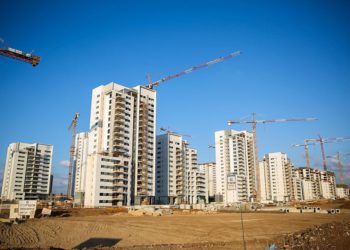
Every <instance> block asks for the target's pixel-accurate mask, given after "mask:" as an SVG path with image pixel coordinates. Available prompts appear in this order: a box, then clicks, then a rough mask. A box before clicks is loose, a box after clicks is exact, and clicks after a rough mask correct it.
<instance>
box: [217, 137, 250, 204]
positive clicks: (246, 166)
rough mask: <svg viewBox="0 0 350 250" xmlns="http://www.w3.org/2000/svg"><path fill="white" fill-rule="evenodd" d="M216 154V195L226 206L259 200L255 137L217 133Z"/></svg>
mask: <svg viewBox="0 0 350 250" xmlns="http://www.w3.org/2000/svg"><path fill="white" fill-rule="evenodd" d="M215 153H216V196H221V197H222V200H223V202H224V203H229V202H237V201H248V200H252V199H253V198H254V197H256V177H255V172H256V171H255V159H256V157H255V147H254V139H253V134H252V133H250V132H247V131H235V130H226V131H217V132H215ZM228 181H230V182H231V183H228ZM229 184H230V185H229ZM227 190H230V192H227Z"/></svg>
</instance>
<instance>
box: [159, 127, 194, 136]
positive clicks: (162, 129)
mask: <svg viewBox="0 0 350 250" xmlns="http://www.w3.org/2000/svg"><path fill="white" fill-rule="evenodd" d="M159 130H160V131H163V132H165V133H167V134H169V133H172V134H177V135H181V136H185V137H191V136H190V135H186V134H180V133H177V132H174V131H171V130H169V129H167V128H163V127H162V128H160V129H159Z"/></svg>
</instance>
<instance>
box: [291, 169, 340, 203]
mask: <svg viewBox="0 0 350 250" xmlns="http://www.w3.org/2000/svg"><path fill="white" fill-rule="evenodd" d="M335 198H336V179H335V174H334V172H331V171H321V170H318V169H313V168H308V167H301V168H294V169H293V170H292V200H305V201H308V200H317V199H335Z"/></svg>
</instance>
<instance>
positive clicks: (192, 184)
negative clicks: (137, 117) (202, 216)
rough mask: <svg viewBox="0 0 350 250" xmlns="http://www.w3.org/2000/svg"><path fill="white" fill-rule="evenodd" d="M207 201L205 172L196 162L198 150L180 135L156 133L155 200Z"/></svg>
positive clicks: (175, 201) (177, 201)
mask: <svg viewBox="0 0 350 250" xmlns="http://www.w3.org/2000/svg"><path fill="white" fill-rule="evenodd" d="M206 201H207V188H206V174H205V171H204V170H203V169H200V168H199V167H198V164H197V150H195V149H192V148H189V145H188V143H187V142H186V141H185V140H183V139H182V136H181V135H178V134H176V133H172V132H168V133H166V134H163V135H159V136H157V161H156V202H157V203H161V204H183V203H187V204H197V203H200V202H203V203H204V202H206Z"/></svg>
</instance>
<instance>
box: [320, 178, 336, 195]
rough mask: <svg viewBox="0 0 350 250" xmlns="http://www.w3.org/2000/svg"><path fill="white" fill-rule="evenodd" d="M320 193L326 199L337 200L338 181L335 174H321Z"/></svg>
mask: <svg viewBox="0 0 350 250" xmlns="http://www.w3.org/2000/svg"><path fill="white" fill-rule="evenodd" d="M320 175H321V177H320V193H321V197H322V198H324V199H335V198H336V181H335V174H334V172H331V171H321V172H320Z"/></svg>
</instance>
